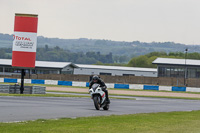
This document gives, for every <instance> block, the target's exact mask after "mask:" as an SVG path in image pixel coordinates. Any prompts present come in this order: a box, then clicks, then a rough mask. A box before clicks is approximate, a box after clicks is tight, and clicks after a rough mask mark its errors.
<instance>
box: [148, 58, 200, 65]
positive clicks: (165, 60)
mask: <svg viewBox="0 0 200 133" xmlns="http://www.w3.org/2000/svg"><path fill="white" fill-rule="evenodd" d="M152 64H163V65H172V64H173V65H188V66H200V60H192V59H186V60H185V59H174V58H157V59H155V60H154V61H153V62H152Z"/></svg>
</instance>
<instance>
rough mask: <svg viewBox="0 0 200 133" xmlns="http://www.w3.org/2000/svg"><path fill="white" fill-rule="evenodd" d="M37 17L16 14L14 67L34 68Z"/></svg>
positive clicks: (13, 51)
mask: <svg viewBox="0 0 200 133" xmlns="http://www.w3.org/2000/svg"><path fill="white" fill-rule="evenodd" d="M37 25H38V17H37V15H31V14H15V25H14V41H13V48H12V66H13V67H21V68H34V67H35V59H36V48H37Z"/></svg>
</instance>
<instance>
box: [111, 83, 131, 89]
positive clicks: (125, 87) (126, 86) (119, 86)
mask: <svg viewBox="0 0 200 133" xmlns="http://www.w3.org/2000/svg"><path fill="white" fill-rule="evenodd" d="M114 88H117V89H129V85H128V84H115V85H114Z"/></svg>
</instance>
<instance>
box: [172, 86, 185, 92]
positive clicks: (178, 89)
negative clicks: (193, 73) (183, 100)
mask: <svg viewBox="0 0 200 133" xmlns="http://www.w3.org/2000/svg"><path fill="white" fill-rule="evenodd" d="M172 91H186V87H175V86H173V87H172Z"/></svg>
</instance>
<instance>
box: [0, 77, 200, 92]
mask: <svg viewBox="0 0 200 133" xmlns="http://www.w3.org/2000/svg"><path fill="white" fill-rule="evenodd" d="M0 82H2V83H20V82H21V79H12V78H0ZM24 83H30V84H47V85H63V86H77V87H89V82H79V81H61V80H42V79H24ZM106 85H107V88H116V89H138V90H157V91H187V92H200V88H196V87H177V86H159V85H142V84H116V83H106Z"/></svg>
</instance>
